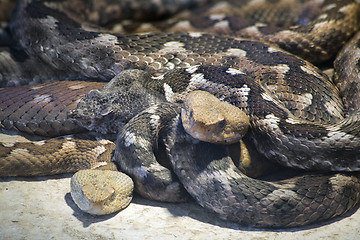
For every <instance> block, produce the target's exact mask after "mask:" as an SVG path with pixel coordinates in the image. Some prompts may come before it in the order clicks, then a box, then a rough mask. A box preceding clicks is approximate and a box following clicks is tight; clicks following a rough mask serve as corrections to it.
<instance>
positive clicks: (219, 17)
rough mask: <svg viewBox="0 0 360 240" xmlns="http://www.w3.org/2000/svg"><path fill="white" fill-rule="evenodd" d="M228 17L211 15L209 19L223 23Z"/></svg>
mask: <svg viewBox="0 0 360 240" xmlns="http://www.w3.org/2000/svg"><path fill="white" fill-rule="evenodd" d="M225 17H226V15H225V14H211V15H210V16H209V18H210V19H211V20H214V21H221V20H223V19H224V18H225Z"/></svg>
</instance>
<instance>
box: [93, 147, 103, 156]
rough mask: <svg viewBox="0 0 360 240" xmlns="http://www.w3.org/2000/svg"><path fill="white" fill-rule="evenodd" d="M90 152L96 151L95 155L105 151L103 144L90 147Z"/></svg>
mask: <svg viewBox="0 0 360 240" xmlns="http://www.w3.org/2000/svg"><path fill="white" fill-rule="evenodd" d="M92 152H94V153H96V154H97V155H100V154H102V153H104V152H106V148H105V146H103V145H102V146H97V147H95V148H93V149H92Z"/></svg>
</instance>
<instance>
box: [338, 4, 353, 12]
mask: <svg viewBox="0 0 360 240" xmlns="http://www.w3.org/2000/svg"><path fill="white" fill-rule="evenodd" d="M353 7H354V6H353V5H352V4H348V5H345V6H343V7H341V8H339V12H342V13H346V12H347V11H350V10H351V8H353Z"/></svg>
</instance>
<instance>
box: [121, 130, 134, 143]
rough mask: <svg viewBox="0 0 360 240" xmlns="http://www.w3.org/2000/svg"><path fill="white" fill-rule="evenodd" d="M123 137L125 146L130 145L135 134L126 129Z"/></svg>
mask: <svg viewBox="0 0 360 240" xmlns="http://www.w3.org/2000/svg"><path fill="white" fill-rule="evenodd" d="M123 139H124V145H125V147H130V146H131V145H133V144H134V142H135V134H134V133H132V132H130V131H126V132H125V133H124V136H123Z"/></svg>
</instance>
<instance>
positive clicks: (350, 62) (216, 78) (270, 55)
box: [0, 0, 360, 227]
mask: <svg viewBox="0 0 360 240" xmlns="http://www.w3.org/2000/svg"><path fill="white" fill-rule="evenodd" d="M107 2H109V3H107ZM111 2H112V1H104V4H110V5H109V6H112V5H111V4H112V3H111ZM120 2H121V1H120ZM130 2H132V1H126V0H125V1H123V2H122V3H118V4H119V6H120V7H119V8H115V9H117V10H113V11H110V13H119V12H125V16H124V18H127V16H126V14H127V13H132V14H133V15H135V16H134V17H135V19H139V18H141V17H140V13H142V12H143V11H145V10H139V11H135V10H133V7H134V6H136V5H139V3H141V1H139V2H137V1H135V2H134V4H130ZM145 2H146V3H144V4H143V6H144V8H145V7H146V6H149V5H150V9H152V10H150V12H147V15H146V14H145V15H146V16H147V17H148V18H149V16H153V15H156V14H158V13H159V14H165V15H168V14H173V13H175V12H177V11H178V9H177V8H175V7H173V5H172V4H169V2H167V1H161V2H162V5H158V2H159V1H145ZM204 3H205V1H202V0H198V1H179V7H180V8H182V7H185V8H187V7H190V6H197V7H198V8H197V9H198V10H195V14H194V15H191V14H190V16H189V14H188V13H186V12H185V13H183V14H182V13H180V14H179V15H177V17H175V18H174V19H173V20H168V21H160V22H158V23H157V24H158V25H156V24H155V25H154V26H155V27H154V29H153V30H154V31H153V32H152V33H147V34H131V33H126V34H125V33H124V34H114V33H110V32H107V31H101V32H99V31H98V30H94V29H93V28H91V27H87V26H85V25H83V24H81V23H80V22H79V21H80V18H81V17H83V16H82V14H79V13H77V12H76V11H77V10H78V11H83V10H82V9H83V8H82V7H81V6H83V5H84V6H85V5H86V4H83V3H82V1H75V4H77V5H75V6H78V7H77V8H74V7H70V6H71V5H68V3H66V2H65V3H64V4H63V3H62V1H54V2H45V1H36V0H22V1H19V2H18V4H17V6H16V9H15V11H14V13H13V15H12V21H11V22H10V23H9V27H8V29H7V30H5V31H4V32H3V35H7V36H6V37H8V38H12V39H13V41H8V42H10V43H9V46H7V47H6V48H7V49H8V50H9V51H4V52H1V54H0V74H1V75H0V83H1V85H2V86H8V87H9V86H14V85H15V86H16V85H24V84H28V83H40V84H39V85H30V86H24V87H20V88H17V87H16V88H3V89H1V90H0V93H1V95H0V96H1V97H0V106H1V111H2V114H1V119H0V125H1V127H3V128H10V129H17V130H20V131H25V132H27V133H31V134H40V135H46V136H56V135H62V134H68V133H73V132H76V131H78V132H81V131H85V129H87V130H89V131H95V132H98V133H101V134H106V135H107V137H108V138H110V139H112V140H114V139H115V138H116V141H115V144H116V149H115V152H114V153H113V154H112V153H108V152H106V150H105V149H104V147H101V146H100V147H99V146H98V147H94V149H95V148H97V149H98V150H100V155H101V156H103V155H108V154H110V155H111V154H112V161H113V162H115V163H116V164H117V165H118V167H119V168H120V169H121V171H123V172H125V173H126V174H128V175H129V176H130V177H131V178H132V179H133V180H134V183H135V190H136V191H137V192H139V193H140V194H141V195H142V196H145V197H148V198H151V199H156V200H161V201H185V200H188V199H189V198H190V196H191V197H192V198H194V199H195V200H196V201H197V202H198V203H199V204H200V205H201V206H203V207H204V208H206V209H208V210H210V211H213V212H216V213H217V214H218V215H219V216H220V217H221V218H223V219H228V220H231V221H236V222H239V223H241V224H246V225H253V226H258V227H293V226H301V225H306V224H310V223H314V222H319V221H322V220H327V219H330V218H333V217H335V216H338V215H341V214H343V213H345V212H347V211H348V210H350V209H352V208H353V207H354V206H355V205H357V204H358V202H359V200H360V191H359V189H360V180H359V178H358V171H359V170H360V158H359V151H360V146H359V145H360V141H359V140H360V139H359V137H360V134H359V129H360V126H359V117H360V115H359V112H358V109H359V103H360V101H359V100H358V99H359V98H358V96H359V89H360V88H359V87H358V86H359V82H358V77H359V72H358V71H359V70H358V62H359V54H358V50H357V48H358V46H359V38H360V37H359V35H355V37H354V38H353V39H352V40H351V41H350V42H349V43H348V45H347V46H345V47H344V48H343V49H342V50H341V51H340V53H339V54H338V56H337V58H336V60H335V62H334V67H335V74H334V80H333V81H334V83H335V84H336V86H337V87H334V83H333V82H332V81H331V80H330V79H329V77H328V76H327V75H325V74H324V73H323V72H322V71H320V70H319V69H318V68H317V67H315V66H314V65H312V64H311V63H309V62H308V61H311V62H313V63H315V64H320V63H323V62H326V61H331V60H332V59H333V58H334V57H335V55H336V54H337V52H338V51H339V49H340V48H341V47H342V45H343V44H344V43H345V42H347V41H348V40H349V39H350V38H351V36H352V35H354V34H355V33H356V32H357V31H358V29H359V24H360V17H359V16H360V15H359V14H360V6H359V4H358V3H357V2H356V1H350V0H346V1H308V2H306V3H302V4H301V6H302V7H301V8H297V7H296V6H298V5H296V4H297V2H296V1H285V0H279V1H268V2H262V1H260V2H259V1H234V2H233V3H232V4H234V7H230V8H229V4H230V3H224V2H220V3H217V2H214V3H212V4H210V5H209V6H208V5H204ZM62 4H63V5H62ZM266 4H270V5H269V6H272V5H271V4H276V6H277V7H276V8H275V7H273V8H274V9H276V11H275V12H271V11H270V12H268V11H267V10H266V9H271V8H272V7H269V6H267V5H266ZM292 4H295V5H292ZM100 5H101V4H100ZM140 5H141V4H140ZM94 6H95V5H94V4H92V5H91V4H89V10H88V11H90V12H91V9H92V7H94ZM104 6H105V5H101V6H100V9H103V10H104V12H105V13H103V14H101V13H100V12H99V13H98V14H93V15H91V14H90V15H86V17H85V20H88V21H95V22H98V23H102V24H104V23H107V22H109V21H111V14H109V10H108V9H107V8H106V7H104ZM124 6H128V7H130V10H129V11H125V10H123V7H124ZM264 6H265V7H264ZM289 6H293V7H292V8H291V9H294V11H295V10H297V9H301V11H300V10H299V12H297V14H298V15H297V16H298V17H297V19H295V20H294V21H295V23H294V21H289V23H288V21H287V18H288V17H289V16H287V15H292V14H293V12H291V11H290V13H289ZM294 6H295V7H294ZM238 8H239V9H244V10H243V12H245V13H246V14H242V15H241V14H240V16H235V14H236V13H237V10H236V9H238ZM69 9H70V10H69ZM71 9H73V11H71ZM75 9H77V10H75ZM154 9H156V10H154ZM225 9H231V10H225ZM251 9H255V10H254V11H250V10H251ZM215 10H217V11H219V12H220V13H216V12H215ZM196 11H199V12H202V13H204V14H203V15H201V16H200V14H199V15H198V14H196V13H197V12H196ZM85 12H86V11H85ZM295 12H296V11H295ZM137 13H139V15H137ZM269 15H279V16H280V20H279V23H280V24H278V25H277V26H275V27H274V26H270V25H267V24H268V23H267V19H266V18H267V16H269ZM107 17H109V18H110V19H107ZM184 17H185V18H186V19H184ZM245 17H250V20H243V19H244V18H245ZM200 20H201V21H200ZM205 20H206V21H205ZM261 21H263V22H264V23H259V22H261ZM210 23H211V24H210ZM210 25H212V26H210ZM292 25H293V26H292ZM124 26H126V24H125V25H124ZM184 26H191V27H192V29H191V30H195V31H206V33H204V32H201V33H200V32H192V31H190V32H164V31H163V28H165V29H170V30H175V31H177V30H182V29H183V27H184ZM127 27H128V29H131V30H132V31H141V29H143V25H140V24H139V23H136V22H135V23H131V24H128V25H127ZM125 30H126V29H125ZM230 33H231V35H230ZM279 47H281V48H283V49H285V50H286V51H284V50H281V49H280V48H279ZM289 52H292V53H289ZM293 54H297V55H298V56H300V57H301V58H300V57H298V56H295V55H293ZM304 59H305V60H304ZM54 80H82V81H85V82H75V81H74V82H69V81H62V82H51V83H42V82H47V81H54ZM110 80H111V81H110ZM91 81H106V82H109V81H110V82H109V83H108V84H106V85H103V84H101V83H94V82H91ZM96 84H98V85H96ZM99 84H100V85H99ZM90 89H93V90H91V91H90ZM349 89H351V91H350V90H349ZM194 90H203V91H206V92H209V93H211V94H213V95H214V96H215V97H217V98H218V99H220V100H221V101H223V102H226V103H229V104H232V105H233V106H235V107H237V108H238V109H241V110H242V111H244V112H245V113H246V114H247V116H248V118H249V124H250V125H249V129H248V131H247V133H246V135H245V136H244V138H243V141H244V142H245V143H246V144H247V145H251V146H252V147H254V148H255V149H256V151H257V152H258V153H259V154H260V155H261V156H262V158H266V159H269V161H270V160H271V161H275V162H277V163H280V164H281V165H283V166H287V167H293V168H299V169H302V170H305V172H301V175H300V176H295V177H292V178H288V179H280V180H275V181H265V180H260V179H254V178H250V177H248V176H246V175H245V174H243V173H242V172H241V171H240V170H238V168H237V167H236V166H235V164H234V157H233V155H232V151H231V149H230V148H231V147H230V146H229V145H221V144H213V143H209V142H203V141H200V140H198V139H195V138H193V137H192V136H190V135H189V134H187V133H186V132H185V130H184V128H183V124H182V120H181V117H180V115H181V111H183V110H182V109H184V108H183V107H182V102H183V101H184V99H186V96H187V95H188V94H189V93H190V92H193V91H194ZM88 91H90V92H88ZM87 92H88V93H87ZM65 93H66V94H69V95H68V97H63V95H65ZM56 94H57V96H56ZM65 96H66V95H65ZM11 99H13V100H14V101H12V102H11ZM69 100H70V101H69ZM58 102H65V103H64V105H65V107H64V108H60V107H57V106H58V105H56V104H57V103H58ZM76 105H77V106H76ZM190 113H191V112H190ZM190 115H193V114H192V113H191V114H190ZM184 126H185V124H184ZM116 134H118V135H117V136H116ZM114 136H115V137H114ZM48 141H50V140H48ZM48 141H43V142H40V143H37V144H36V143H33V144H32V145H31V144H30V145H27V146H21V147H20V148H19V147H17V146H16V144H4V143H3V144H2V145H1V152H0V154H1V155H0V156H1V160H3V159H7V158H8V157H11V156H12V155H14V154H20V155H21V156H24V155H28V156H29V154H34V153H33V152H35V151H32V150H35V149H36V146H35V145H37V146H40V147H41V146H46V144H47V143H48ZM67 141H68V142H65V145H64V144H63V145H61V146H59V145H58V146H59V149H60V150H59V151H61V150H62V149H66V148H72V149H74V148H75V149H77V146H78V145H77V144H76V142H75V141H77V140H67ZM79 141H80V142H82V140H79ZM102 143H104V140H102ZM106 143H107V142H106ZM235 144H237V143H235ZM32 148H33V149H32ZM110 148H111V147H110ZM90 152H91V150H90ZM104 162H105V161H104ZM100 163H101V164H100V165H108V162H107V163H104V164H102V161H100ZM19 165H21V164H19ZM95 165H96V164H95ZM98 165H99V164H98ZM110 165H111V164H110ZM13 166H14V165H12V164H11V162H10V164H8V163H7V162H6V164H4V163H1V166H0V173H1V175H2V176H11V175H19V173H15V174H14V173H12V172H11V171H13V170H12V169H13V168H14V167H13ZM88 167H89V166H85V167H80V168H88ZM95 167H96V166H95ZM15 168H18V167H15ZM307 171H309V172H307ZM47 173H48V172H44V174H47ZM20 175H21V174H20ZM128 187H129V188H131V186H130V185H129V186H128ZM86 190H88V187H83V191H85V192H86ZM108 192H109V193H110V196H111V194H112V193H113V191H112V190H111V189H110V190H109V189H108ZM101 199H108V197H101ZM125 202H129V198H127V199H126V201H125ZM125 204H126V203H125ZM95 209H96V207H95ZM96 211H97V210H95V212H96ZM94 214H96V213H94Z"/></svg>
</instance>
